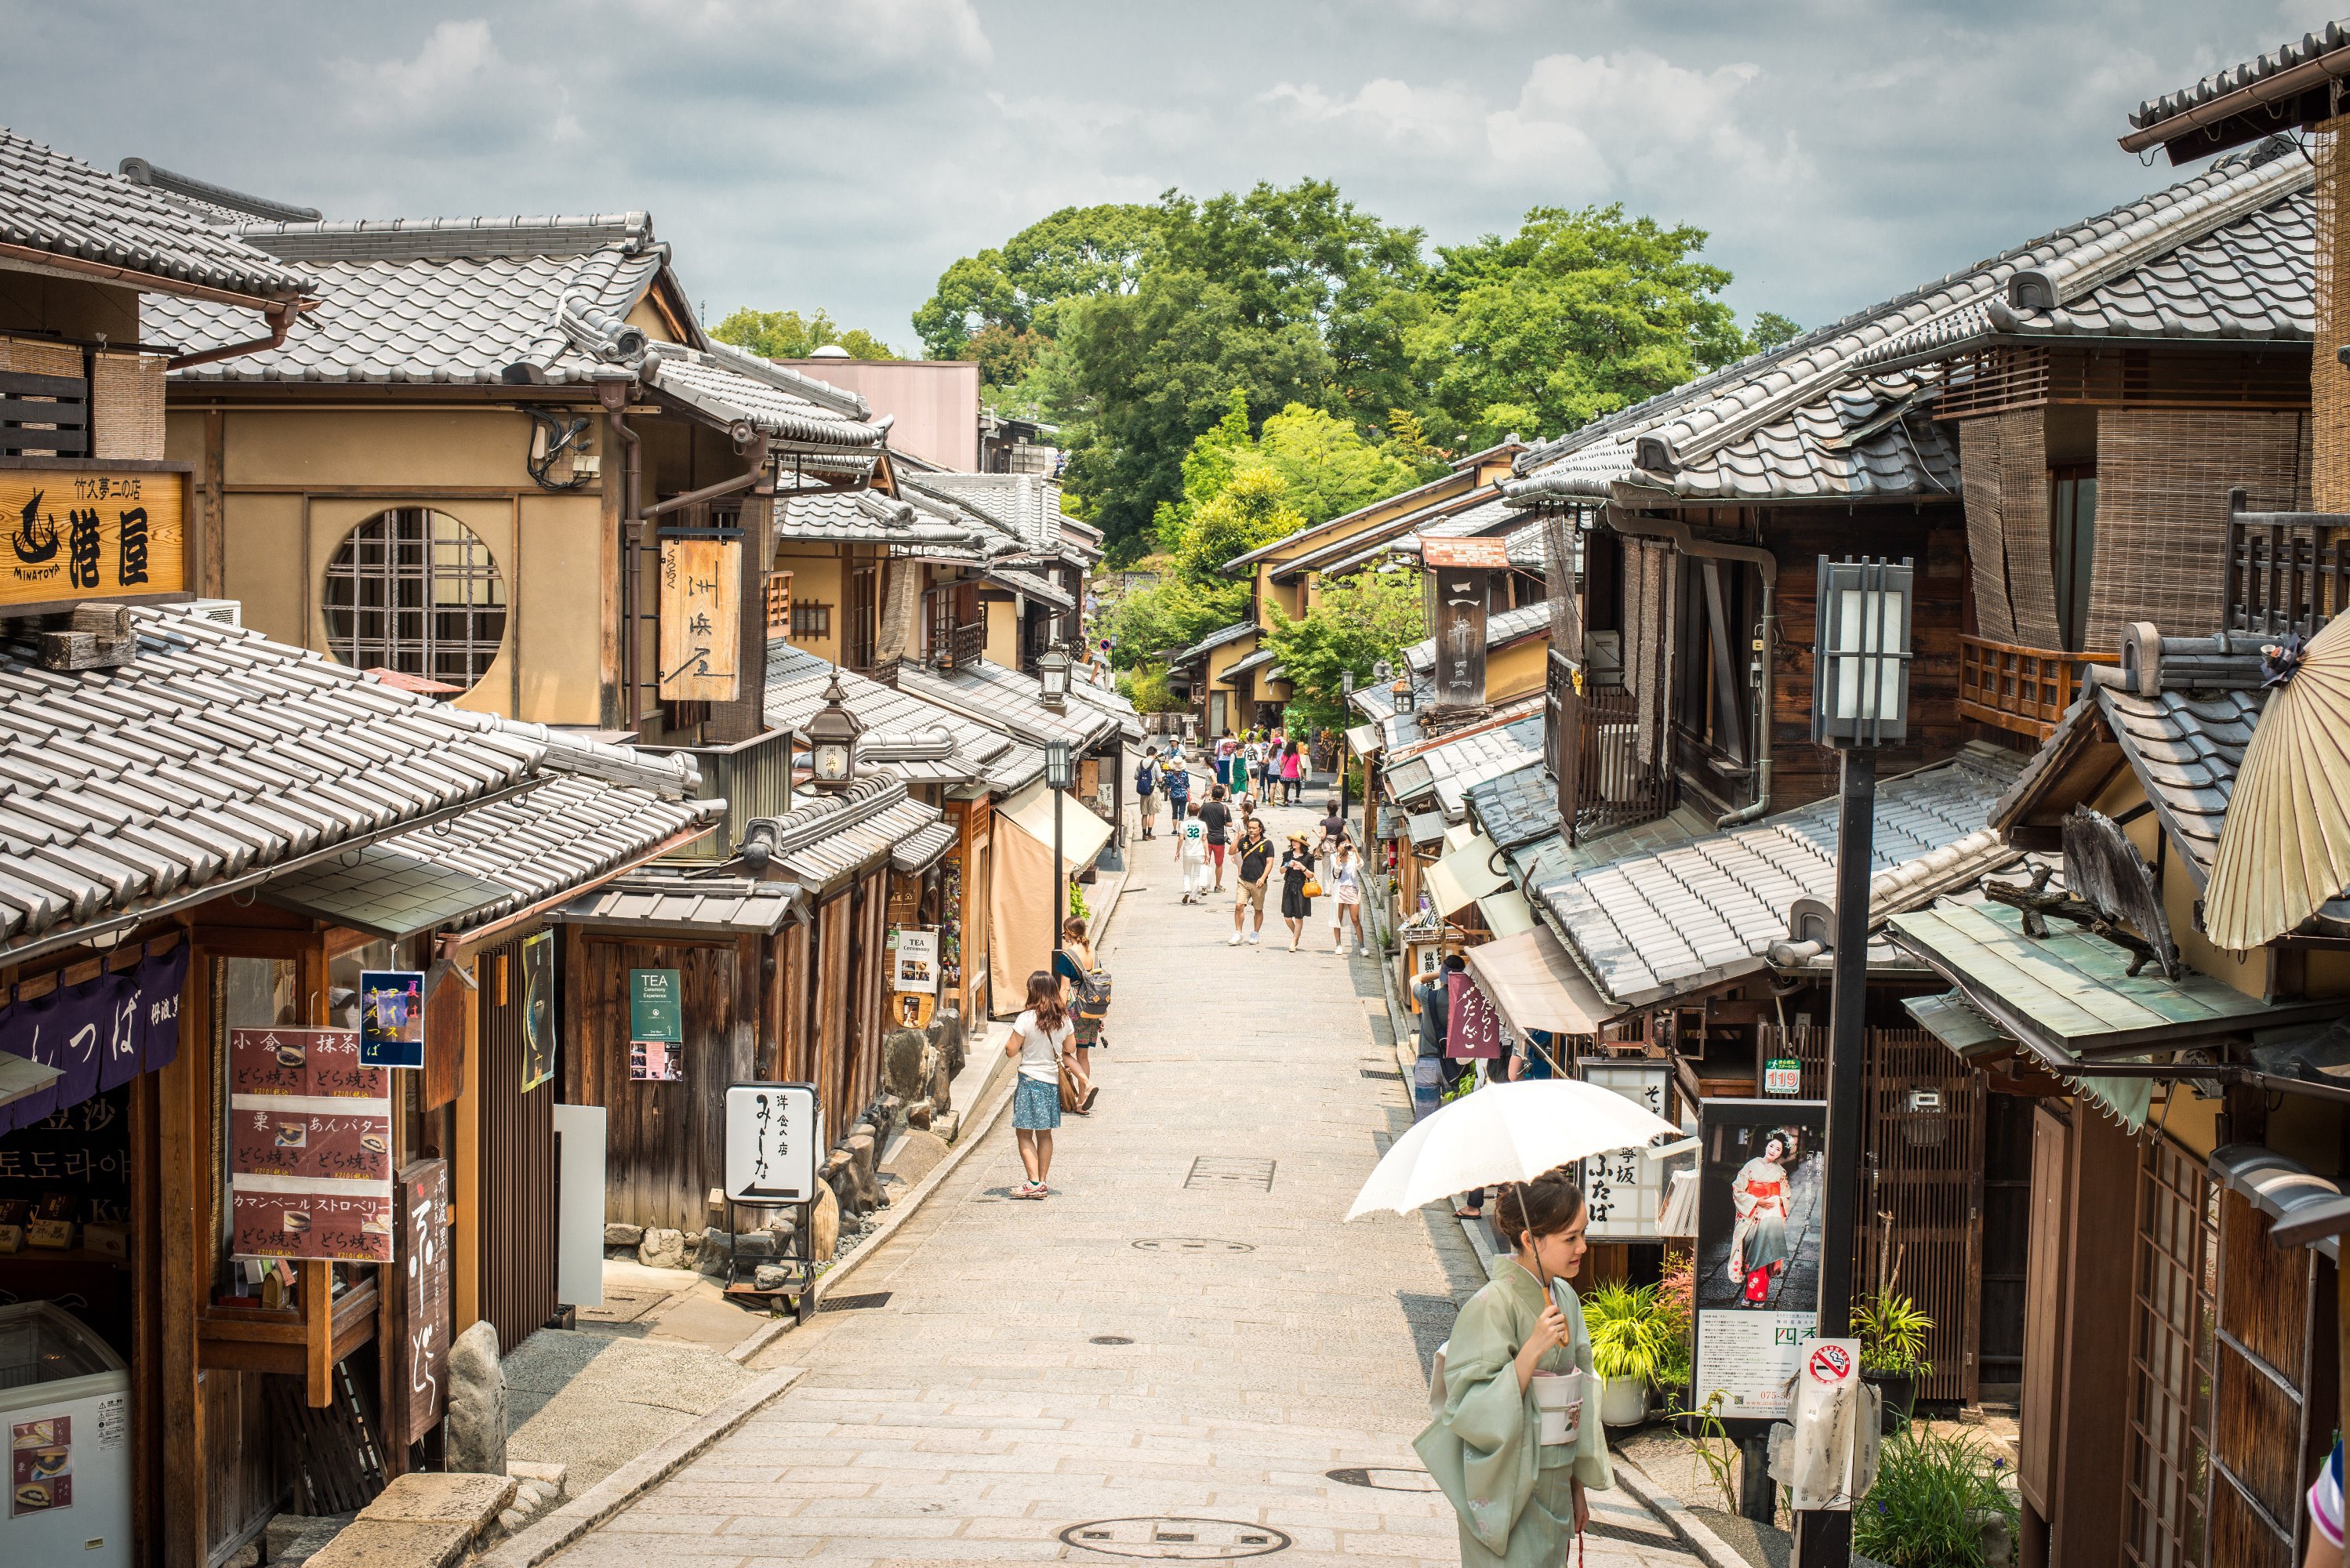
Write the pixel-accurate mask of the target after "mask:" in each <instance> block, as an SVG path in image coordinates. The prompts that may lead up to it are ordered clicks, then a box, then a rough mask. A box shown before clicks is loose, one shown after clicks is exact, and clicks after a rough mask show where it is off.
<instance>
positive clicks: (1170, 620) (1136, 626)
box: [1105, 561, 1249, 670]
mask: <svg viewBox="0 0 2350 1568" xmlns="http://www.w3.org/2000/svg"><path fill="white" fill-rule="evenodd" d="M1166 565H1167V566H1170V567H1171V566H1173V563H1172V562H1171V561H1169V562H1167V563H1166ZM1248 598H1249V586H1248V585H1247V584H1246V583H1227V582H1222V581H1214V582H1200V581H1196V580H1194V579H1193V578H1191V577H1189V576H1185V575H1183V574H1182V573H1181V572H1179V571H1175V570H1171V569H1170V570H1168V571H1164V572H1161V573H1160V574H1159V580H1158V581H1157V582H1156V583H1153V584H1152V585H1151V586H1150V587H1147V588H1138V589H1136V590H1134V591H1133V592H1131V593H1129V594H1128V595H1126V596H1125V597H1122V598H1120V599H1119V600H1118V604H1117V605H1116V606H1115V607H1113V608H1112V609H1111V610H1110V612H1109V614H1108V616H1107V618H1105V624H1106V625H1107V628H1108V634H1109V635H1110V636H1111V637H1114V638H1116V639H1118V648H1117V649H1116V652H1115V655H1114V658H1113V659H1112V662H1114V663H1115V664H1116V665H1117V666H1118V668H1119V669H1121V670H1133V669H1137V668H1139V667H1140V666H1143V665H1147V664H1151V663H1154V662H1156V661H1157V659H1158V658H1159V655H1160V654H1162V653H1167V652H1170V651H1172V650H1173V649H1179V648H1185V647H1189V646H1190V645H1191V644H1192V643H1195V642H1197V641H1199V640H1200V639H1201V638H1203V637H1205V636H1207V635H1208V634H1209V633H1210V632H1211V631H1214V630H1216V629H1217V628H1220V627H1227V626H1230V625H1232V622H1234V621H1236V620H1238V619H1240V618H1241V617H1243V615H1246V614H1247V613H1248Z"/></svg>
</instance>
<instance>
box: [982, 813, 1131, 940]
mask: <svg viewBox="0 0 2350 1568" xmlns="http://www.w3.org/2000/svg"><path fill="white" fill-rule="evenodd" d="M995 815H998V816H1008V817H1010V818H1011V819H1012V820H1013V821H1014V823H1016V824H1018V825H1019V827H1020V830H1021V831H1022V832H1023V833H1025V834H1026V835H1028V836H1029V837H1031V838H1033V839H1035V841H1036V842H1037V843H1039V844H1042V845H1045V846H1048V847H1049V846H1051V844H1052V842H1053V792H1052V791H1051V790H1049V789H1046V788H1045V786H1044V785H1043V784H1030V785H1029V786H1028V787H1027V788H1026V789H1024V790H1022V791H1021V792H1020V793H1019V794H1015V795H1014V796H1013V797H1012V798H1011V799H1009V800H1007V801H1005V802H1003V804H1002V805H998V806H997V807H996V808H995ZM1111 831H1112V829H1111V827H1110V825H1109V824H1108V823H1107V822H1104V821H1103V820H1102V819H1101V818H1100V817H1098V816H1096V815H1094V814H1093V810H1092V808H1091V807H1089V806H1087V805H1085V804H1084V803H1083V802H1082V801H1076V800H1070V801H1066V802H1065V803H1064V804H1063V805H1062V807H1061V858H1062V859H1063V860H1064V861H1066V863H1067V864H1069V865H1071V866H1083V865H1085V864H1086V863H1087V861H1089V860H1091V859H1092V858H1093V857H1095V856H1097V855H1099V854H1100V853H1101V848H1102V846H1103V845H1105V844H1107V843H1108V842H1109V840H1110V834H1111ZM1047 924H1050V922H1049V921H1048V922H1047Z"/></svg>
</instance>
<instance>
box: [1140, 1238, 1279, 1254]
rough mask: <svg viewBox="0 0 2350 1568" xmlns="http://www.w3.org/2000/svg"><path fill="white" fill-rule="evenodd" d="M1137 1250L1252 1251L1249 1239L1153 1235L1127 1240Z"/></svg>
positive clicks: (1251, 1243)
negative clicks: (1132, 1240) (1224, 1239)
mask: <svg viewBox="0 0 2350 1568" xmlns="http://www.w3.org/2000/svg"><path fill="white" fill-rule="evenodd" d="M1128 1245H1130V1246H1131V1247H1133V1249H1134V1250H1135V1251H1138V1252H1253V1251H1256V1245H1255V1243H1253V1242H1251V1241H1210V1240H1208V1239H1207V1238H1206V1237H1204V1236H1153V1237H1149V1238H1148V1239H1146V1240H1144V1241H1134V1242H1129V1243H1128Z"/></svg>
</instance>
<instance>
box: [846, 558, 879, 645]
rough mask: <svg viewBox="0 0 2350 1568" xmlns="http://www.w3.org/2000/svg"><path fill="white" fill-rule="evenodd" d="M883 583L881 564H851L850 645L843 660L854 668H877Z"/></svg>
mask: <svg viewBox="0 0 2350 1568" xmlns="http://www.w3.org/2000/svg"><path fill="white" fill-rule="evenodd" d="M880 583H881V572H880V568H879V567H878V566H851V567H850V568H849V569H848V648H847V657H846V658H845V659H842V662H843V663H845V664H847V666H848V667H849V668H850V669H851V670H870V669H872V668H873V649H874V643H875V639H876V635H877V630H878V628H877V622H878V620H879V609H880Z"/></svg>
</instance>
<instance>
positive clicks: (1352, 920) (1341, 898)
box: [1330, 838, 1371, 955]
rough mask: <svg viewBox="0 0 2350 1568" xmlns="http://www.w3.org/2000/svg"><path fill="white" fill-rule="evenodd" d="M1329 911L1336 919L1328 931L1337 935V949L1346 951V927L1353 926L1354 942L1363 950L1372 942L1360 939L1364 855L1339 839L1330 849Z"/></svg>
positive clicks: (1351, 844) (1367, 949) (1347, 841)
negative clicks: (1358, 853)
mask: <svg viewBox="0 0 2350 1568" xmlns="http://www.w3.org/2000/svg"><path fill="white" fill-rule="evenodd" d="M1330 913H1331V919H1332V920H1333V921H1334V922H1335V923H1334V924H1333V925H1332V927H1331V934H1332V935H1333V936H1335V937H1336V938H1337V944H1336V951H1337V952H1338V953H1339V954H1341V955H1344V954H1345V952H1346V951H1347V926H1348V925H1350V924H1351V925H1352V926H1353V927H1354V928H1355V945H1356V946H1357V947H1358V948H1360V949H1362V950H1364V951H1365V952H1368V951H1370V950H1371V944H1370V943H1369V942H1368V941H1367V940H1364V938H1363V857H1361V856H1360V855H1357V854H1356V853H1355V846H1354V845H1353V843H1352V842H1350V841H1349V840H1347V839H1343V838H1342V839H1340V840H1339V841H1338V846H1337V847H1336V848H1335V849H1333V850H1332V851H1331V852H1330Z"/></svg>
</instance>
